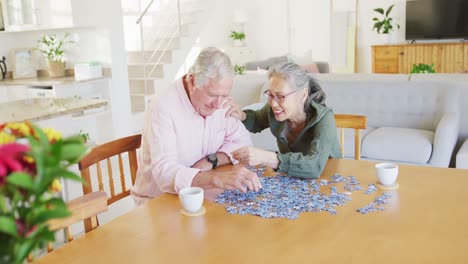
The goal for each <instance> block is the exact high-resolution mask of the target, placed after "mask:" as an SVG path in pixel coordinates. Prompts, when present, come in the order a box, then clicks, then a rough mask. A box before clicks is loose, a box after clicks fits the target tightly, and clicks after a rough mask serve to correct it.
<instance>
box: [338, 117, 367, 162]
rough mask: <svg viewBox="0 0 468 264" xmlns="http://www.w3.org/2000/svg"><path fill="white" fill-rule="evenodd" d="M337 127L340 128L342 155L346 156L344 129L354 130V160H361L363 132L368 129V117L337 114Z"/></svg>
mask: <svg viewBox="0 0 468 264" xmlns="http://www.w3.org/2000/svg"><path fill="white" fill-rule="evenodd" d="M335 122H336V127H337V128H340V145H341V154H342V155H343V156H344V144H345V142H344V129H345V128H353V129H354V159H355V160H359V159H361V132H360V129H366V128H367V117H366V116H363V115H343V114H335Z"/></svg>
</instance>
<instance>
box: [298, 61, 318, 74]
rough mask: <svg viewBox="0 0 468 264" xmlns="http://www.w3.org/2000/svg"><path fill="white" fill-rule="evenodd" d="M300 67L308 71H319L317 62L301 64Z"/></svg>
mask: <svg viewBox="0 0 468 264" xmlns="http://www.w3.org/2000/svg"><path fill="white" fill-rule="evenodd" d="M301 68H302V69H304V70H306V71H308V72H310V73H320V71H319V68H318V66H317V64H315V63H310V64H303V65H301Z"/></svg>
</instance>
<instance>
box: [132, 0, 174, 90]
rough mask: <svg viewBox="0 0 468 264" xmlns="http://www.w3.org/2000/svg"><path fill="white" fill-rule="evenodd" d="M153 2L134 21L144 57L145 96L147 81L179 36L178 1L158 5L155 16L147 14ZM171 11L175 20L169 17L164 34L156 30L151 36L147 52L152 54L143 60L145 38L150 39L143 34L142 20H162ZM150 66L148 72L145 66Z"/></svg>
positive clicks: (152, 0)
mask: <svg viewBox="0 0 468 264" xmlns="http://www.w3.org/2000/svg"><path fill="white" fill-rule="evenodd" d="M159 1H162V0H159ZM154 2H155V1H154V0H151V1H150V2H149V3H148V5H147V6H146V8H145V9H144V10H143V12H142V13H141V14H140V16H139V17H138V19H137V21H136V23H137V24H138V25H139V27H140V40H141V45H140V46H141V51H142V54H143V56H144V58H143V60H144V62H143V79H144V80H143V81H144V89H145V95H147V80H148V79H150V78H151V76H152V74H153V72H154V71H155V70H156V68H157V67H158V65H160V62H161V61H162V58H163V57H164V55H165V54H166V52H167V51H168V50H169V48H170V47H171V45H172V43H173V41H174V39H175V38H176V37H177V36H181V17H180V0H177V1H169V3H168V4H166V5H163V4H161V3H160V6H161V8H160V10H158V12H157V13H156V14H149V13H148V10H149V9H150V7H151V5H153V3H154ZM171 3H173V4H174V3H175V5H173V6H171V5H170V4H171ZM171 9H176V10H177V12H176V15H177V19H174V17H169V18H168V20H169V25H168V26H167V28H165V29H164V32H162V30H158V31H157V32H155V33H154V34H152V36H155V40H154V41H152V42H151V44H150V45H149V49H148V50H152V53H151V54H150V55H149V56H148V57H147V58H145V57H146V50H147V49H146V47H145V39H146V37H150V36H149V35H148V34H145V32H144V26H143V22H144V18H145V17H147V16H150V15H151V16H152V18H153V19H155V18H156V17H159V18H160V19H161V20H162V18H163V14H164V13H169V14H171V11H172V10H171ZM159 33H162V35H159V36H158V34H159ZM158 52H160V54H159V56H158V57H157V58H156V59H155V57H156V54H158ZM153 61H154V62H153ZM150 64H153V66H152V67H151V69H149V71H148V70H147V66H148V65H150Z"/></svg>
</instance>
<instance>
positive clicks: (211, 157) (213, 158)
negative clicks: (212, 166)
mask: <svg viewBox="0 0 468 264" xmlns="http://www.w3.org/2000/svg"><path fill="white" fill-rule="evenodd" d="M217 159H218V157H216V155H214V154H210V155H208V160H209V161H210V162H214V161H216V160H217Z"/></svg>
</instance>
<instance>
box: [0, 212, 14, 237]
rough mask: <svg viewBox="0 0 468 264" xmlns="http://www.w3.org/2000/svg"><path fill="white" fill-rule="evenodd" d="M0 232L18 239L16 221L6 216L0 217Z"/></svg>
mask: <svg viewBox="0 0 468 264" xmlns="http://www.w3.org/2000/svg"><path fill="white" fill-rule="evenodd" d="M0 232H2V233H5V234H8V235H11V236H13V237H18V230H17V229H16V223H15V221H14V220H13V219H11V218H9V217H6V216H0Z"/></svg>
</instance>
